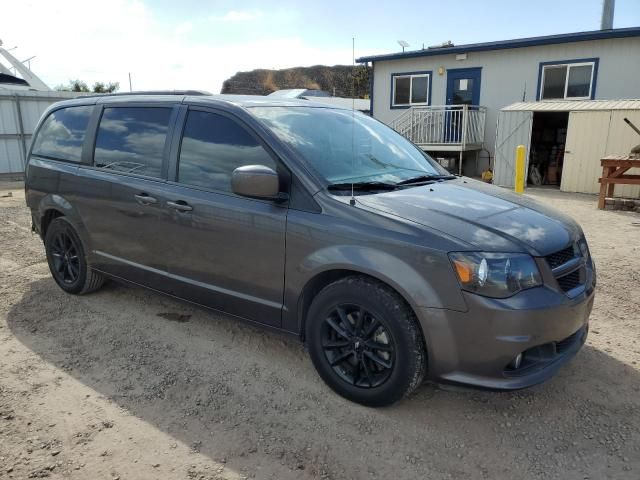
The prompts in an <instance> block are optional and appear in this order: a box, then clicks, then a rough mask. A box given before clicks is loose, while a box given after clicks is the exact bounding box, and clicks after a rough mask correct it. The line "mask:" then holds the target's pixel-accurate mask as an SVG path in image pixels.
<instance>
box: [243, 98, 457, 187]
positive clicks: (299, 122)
mask: <svg viewBox="0 0 640 480" xmlns="http://www.w3.org/2000/svg"><path fill="white" fill-rule="evenodd" d="M251 113H253V114H254V115H256V116H257V117H258V118H259V119H260V120H262V121H263V122H264V123H266V124H267V126H268V127H270V128H271V130H273V131H274V132H275V134H276V135H277V136H278V137H279V138H280V140H282V141H283V142H284V143H286V144H288V145H289V146H290V147H291V148H292V149H293V150H295V151H296V152H298V154H299V156H300V157H301V158H302V159H304V160H305V161H306V162H307V163H308V164H309V165H310V166H311V167H312V168H313V169H315V170H316V171H317V172H318V173H319V174H320V175H321V176H322V177H323V178H324V179H325V180H326V181H327V182H329V183H343V182H361V181H376V182H390V183H396V182H399V181H403V180H407V179H409V178H413V177H416V176H419V175H444V174H448V172H447V171H446V170H444V169H443V168H442V167H440V166H439V165H438V164H437V163H436V162H435V161H433V160H432V159H431V158H430V157H429V156H428V155H427V154H426V153H424V152H423V151H422V150H420V149H419V148H418V147H416V146H415V145H413V144H412V143H411V142H410V141H409V140H407V139H406V138H404V137H403V136H402V135H400V134H399V133H397V132H396V131H395V130H393V129H391V128H389V127H387V126H386V125H384V124H383V123H381V122H378V121H377V120H374V119H373V118H371V117H369V116H367V115H363V114H361V113H355V112H352V111H350V110H341V109H332V108H318V107H315V108H314V107H252V108H251Z"/></svg>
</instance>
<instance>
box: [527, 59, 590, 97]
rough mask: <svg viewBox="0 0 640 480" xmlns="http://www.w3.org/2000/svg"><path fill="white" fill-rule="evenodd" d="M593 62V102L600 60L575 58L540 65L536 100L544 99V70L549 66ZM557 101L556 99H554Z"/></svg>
mask: <svg viewBox="0 0 640 480" xmlns="http://www.w3.org/2000/svg"><path fill="white" fill-rule="evenodd" d="M587 62H593V83H592V84H591V97H590V98H591V100H593V99H595V98H596V84H597V83H598V64H599V63H600V59H599V58H575V59H571V60H553V61H550V62H540V64H539V65H538V88H537V90H536V100H537V101H540V100H541V97H542V68H543V67H545V66H549V65H570V64H572V63H587ZM554 100H555V99H554ZM557 100H571V99H570V98H558V99H557Z"/></svg>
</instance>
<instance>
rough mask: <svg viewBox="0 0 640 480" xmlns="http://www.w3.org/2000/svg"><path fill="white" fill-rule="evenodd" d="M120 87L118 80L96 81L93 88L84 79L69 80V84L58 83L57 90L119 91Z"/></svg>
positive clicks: (84, 91)
mask: <svg viewBox="0 0 640 480" xmlns="http://www.w3.org/2000/svg"><path fill="white" fill-rule="evenodd" d="M119 88H120V83H118V82H108V83H106V84H105V83H103V82H96V83H94V84H93V87H92V88H89V86H88V85H87V83H86V82H83V81H82V80H69V83H68V84H67V85H58V86H57V87H56V90H58V91H62V92H83V93H90V92H93V93H114V92H117V91H118V89H119Z"/></svg>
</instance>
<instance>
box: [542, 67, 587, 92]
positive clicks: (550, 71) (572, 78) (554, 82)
mask: <svg viewBox="0 0 640 480" xmlns="http://www.w3.org/2000/svg"><path fill="white" fill-rule="evenodd" d="M596 70H597V68H596V62H575V63H558V64H552V65H543V66H542V81H541V91H540V100H556V99H559V100H565V99H566V100H585V99H590V98H593V83H594V77H595V72H596Z"/></svg>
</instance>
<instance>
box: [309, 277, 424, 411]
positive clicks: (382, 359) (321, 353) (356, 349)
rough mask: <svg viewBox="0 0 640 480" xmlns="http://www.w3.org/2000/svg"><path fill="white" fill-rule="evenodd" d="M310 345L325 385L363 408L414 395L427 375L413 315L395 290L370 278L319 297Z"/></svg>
mask: <svg viewBox="0 0 640 480" xmlns="http://www.w3.org/2000/svg"><path fill="white" fill-rule="evenodd" d="M306 341H307V346H308V349H309V353H310V355H311V360H312V362H313V365H314V366H315V368H316V370H317V371H318V373H319V374H320V376H321V377H322V379H323V380H324V381H325V382H326V383H327V385H329V387H331V389H333V390H334V391H335V392H336V393H338V394H339V395H342V396H343V397H345V398H347V399H349V400H351V401H354V402H357V403H360V404H362V405H367V406H372V407H380V406H386V405H390V404H392V403H394V402H396V401H398V400H400V399H401V398H403V397H405V396H407V395H409V394H410V393H411V392H413V391H414V390H415V389H416V387H418V385H420V384H421V383H422V380H423V378H424V375H425V373H426V359H427V355H426V350H425V347H424V341H423V338H422V332H421V330H420V327H419V326H418V322H417V319H416V317H415V314H414V313H413V311H412V310H411V308H410V307H409V305H407V303H406V302H405V301H404V299H402V297H400V296H399V295H398V294H397V293H396V292H395V291H393V290H392V289H391V288H389V287H388V286H386V285H384V284H383V283H381V282H378V281H376V280H374V279H371V278H369V277H364V276H351V277H347V278H344V279H341V280H338V281H336V282H334V283H332V284H330V285H328V286H326V287H325V288H324V289H322V291H320V293H318V295H317V296H316V297H315V298H314V300H313V302H312V304H311V307H310V309H309V313H308V316H307V323H306Z"/></svg>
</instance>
